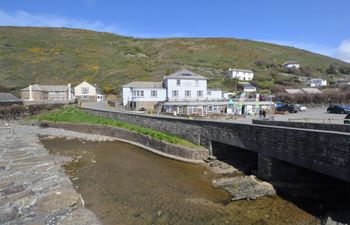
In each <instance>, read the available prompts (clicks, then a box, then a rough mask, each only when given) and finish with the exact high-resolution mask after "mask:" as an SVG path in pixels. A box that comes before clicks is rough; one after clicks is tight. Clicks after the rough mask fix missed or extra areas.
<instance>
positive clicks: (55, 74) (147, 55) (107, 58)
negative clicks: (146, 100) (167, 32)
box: [0, 27, 350, 93]
mask: <svg viewBox="0 0 350 225" xmlns="http://www.w3.org/2000/svg"><path fill="white" fill-rule="evenodd" d="M287 60H297V61H299V62H300V63H301V64H302V66H303V67H302V69H301V70H299V71H283V69H282V68H281V66H280V65H281V64H282V63H283V62H285V61H287ZM184 67H185V68H187V69H190V70H193V71H194V72H197V73H200V74H202V75H204V76H207V77H209V78H210V79H209V83H208V85H209V87H216V88H223V89H225V90H232V81H229V80H227V79H225V78H224V72H225V71H226V70H227V69H228V68H230V67H232V68H234V67H236V68H245V69H252V70H253V71H254V72H255V76H256V78H255V81H254V82H255V84H256V85H258V87H260V88H271V87H272V86H274V85H289V86H298V85H300V83H299V81H298V80H297V79H295V78H291V76H285V75H281V73H282V72H288V74H289V75H290V73H294V74H295V76H311V77H319V76H322V77H326V78H327V79H334V78H336V77H337V76H339V74H340V73H348V72H350V64H347V63H345V62H342V61H340V60H337V59H333V58H330V57H326V56H322V55H319V54H314V53H311V52H308V51H304V50H300V49H296V48H291V47H285V46H279V45H274V44H268V43H263V42H256V41H250V40H241V39H228V38H169V39H139V38H131V37H123V36H118V35H115V34H111V33H101V32H94V31H88V30H79V29H66V28H23V27H21V28H20V27H0V82H1V83H0V85H1V86H6V87H10V88H13V87H15V88H22V87H24V86H26V85H28V84H33V83H39V84H66V83H68V82H71V83H72V84H73V85H75V84H78V83H80V82H81V81H83V80H86V81H88V82H91V83H97V84H98V85H99V86H100V87H101V88H103V89H104V91H105V92H114V93H117V92H118V91H119V90H120V88H121V86H122V85H123V84H126V83H128V82H130V81H133V80H150V81H159V80H162V78H163V76H164V75H166V74H169V73H171V72H174V71H176V70H178V69H181V68H184ZM330 67H332V68H330ZM327 72H330V73H332V74H331V75H326V74H327ZM293 76H294V75H293Z"/></svg>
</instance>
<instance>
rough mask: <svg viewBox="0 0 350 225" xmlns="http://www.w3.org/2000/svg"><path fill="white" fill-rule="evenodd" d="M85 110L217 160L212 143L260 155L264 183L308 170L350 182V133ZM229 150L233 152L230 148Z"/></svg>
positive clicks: (257, 157)
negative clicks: (201, 149)
mask: <svg viewBox="0 0 350 225" xmlns="http://www.w3.org/2000/svg"><path fill="white" fill-rule="evenodd" d="M83 110H85V111H86V112H89V113H91V114H94V115H98V116H101V117H105V118H111V119H116V120H121V121H125V122H128V123H132V124H135V125H139V126H142V127H148V128H153V129H155V130H159V131H163V132H167V133H171V134H174V135H178V136H180V137H183V138H185V139H187V140H189V141H191V142H193V143H196V144H200V145H203V146H205V147H207V148H208V149H210V151H211V153H213V152H214V155H215V149H214V145H213V144H214V143H221V144H224V145H227V146H234V147H235V148H239V149H240V150H245V151H249V152H251V153H254V154H256V159H257V161H258V163H257V164H258V168H257V169H258V175H259V177H261V178H262V179H265V180H278V179H279V178H281V177H287V176H298V174H300V173H298V170H299V169H300V170H305V169H307V170H312V171H315V172H317V173H320V174H324V175H328V176H331V177H334V178H337V179H340V180H343V181H347V182H350V133H347V132H335V131H326V130H313V129H303V128H293V127H282V126H270V125H258V124H239V123H232V122H222V121H209V120H191V119H184V118H175V117H167V116H150V115H144V114H140V115H139V114H134V113H126V112H116V111H112V110H96V109H88V108H83ZM226 149H227V151H232V148H230V147H227V148H226ZM224 150H225V149H224Z"/></svg>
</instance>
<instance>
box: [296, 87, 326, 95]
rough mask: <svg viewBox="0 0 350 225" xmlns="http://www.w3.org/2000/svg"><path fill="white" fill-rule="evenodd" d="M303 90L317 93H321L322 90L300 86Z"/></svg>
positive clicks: (308, 92)
mask: <svg viewBox="0 0 350 225" xmlns="http://www.w3.org/2000/svg"><path fill="white" fill-rule="evenodd" d="M301 90H303V92H305V93H306V94H318V93H322V91H320V90H318V89H317V88H302V89H301Z"/></svg>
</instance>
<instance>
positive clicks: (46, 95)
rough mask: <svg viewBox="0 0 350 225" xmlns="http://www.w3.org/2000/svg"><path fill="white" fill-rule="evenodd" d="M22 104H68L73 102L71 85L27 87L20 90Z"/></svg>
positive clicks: (36, 85) (35, 85)
mask: <svg viewBox="0 0 350 225" xmlns="http://www.w3.org/2000/svg"><path fill="white" fill-rule="evenodd" d="M21 99H22V100H23V101H24V102H31V101H32V102H43V101H45V102H69V101H72V100H74V94H73V90H72V88H71V85H70V84H68V85H39V84H34V85H29V86H28V87H26V88H23V89H21Z"/></svg>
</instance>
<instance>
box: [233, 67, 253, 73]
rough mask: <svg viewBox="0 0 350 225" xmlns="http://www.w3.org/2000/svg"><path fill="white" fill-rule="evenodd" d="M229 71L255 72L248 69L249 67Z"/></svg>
mask: <svg viewBox="0 0 350 225" xmlns="http://www.w3.org/2000/svg"><path fill="white" fill-rule="evenodd" d="M229 71H236V72H243V73H253V71H252V70H247V69H236V68H233V69H231V70H229Z"/></svg>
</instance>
